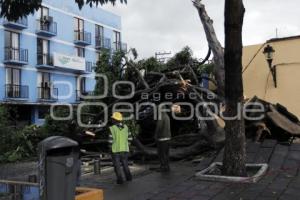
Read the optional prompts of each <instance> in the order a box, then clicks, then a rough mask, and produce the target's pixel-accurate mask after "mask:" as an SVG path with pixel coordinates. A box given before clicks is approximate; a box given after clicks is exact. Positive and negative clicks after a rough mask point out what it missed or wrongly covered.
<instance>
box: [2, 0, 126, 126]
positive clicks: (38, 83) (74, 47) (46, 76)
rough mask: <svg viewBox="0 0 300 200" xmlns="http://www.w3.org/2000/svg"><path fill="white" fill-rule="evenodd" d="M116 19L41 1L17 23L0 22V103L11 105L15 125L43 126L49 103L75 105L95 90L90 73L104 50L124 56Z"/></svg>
mask: <svg viewBox="0 0 300 200" xmlns="http://www.w3.org/2000/svg"><path fill="white" fill-rule="evenodd" d="M126 48H127V47H126V44H124V43H122V42H121V18H120V17H119V16H117V15H115V14H113V13H110V12H107V11H105V10H103V9H101V8H97V7H94V8H90V7H89V6H85V7H83V9H82V10H79V8H78V6H77V4H75V3H74V0H73V1H71V0H70V1H61V0H44V1H43V3H42V7H41V8H40V9H39V10H38V11H37V12H36V13H35V14H34V15H30V16H27V17H26V18H22V19H19V20H17V21H14V22H13V21H8V20H6V19H3V18H0V103H1V104H13V105H14V106H15V107H16V108H17V109H18V111H19V114H20V120H22V121H24V122H26V123H34V124H42V123H43V121H44V118H45V115H46V114H47V113H48V112H49V107H50V105H51V104H53V103H70V104H72V105H77V104H78V103H79V102H80V98H79V96H80V95H79V94H80V93H88V92H90V91H93V90H94V85H95V80H94V79H93V78H79V76H81V75H83V74H85V75H91V77H92V76H93V74H94V72H93V67H94V66H95V63H96V62H97V60H98V58H99V54H100V53H101V50H103V49H109V50H110V51H111V52H114V51H116V50H124V51H125V50H126Z"/></svg>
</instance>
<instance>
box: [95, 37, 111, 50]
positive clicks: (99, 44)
mask: <svg viewBox="0 0 300 200" xmlns="http://www.w3.org/2000/svg"><path fill="white" fill-rule="evenodd" d="M95 44H96V46H95V48H96V49H98V50H101V49H111V40H110V39H109V38H104V37H96V38H95Z"/></svg>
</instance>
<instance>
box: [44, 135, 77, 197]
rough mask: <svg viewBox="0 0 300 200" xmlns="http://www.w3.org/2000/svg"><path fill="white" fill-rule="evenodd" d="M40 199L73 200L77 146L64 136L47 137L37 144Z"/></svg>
mask: <svg viewBox="0 0 300 200" xmlns="http://www.w3.org/2000/svg"><path fill="white" fill-rule="evenodd" d="M38 152H39V185H40V197H41V200H74V199H75V189H76V181H77V176H78V170H79V167H80V166H79V165H80V164H79V163H80V162H79V147H78V143H77V142H76V141H73V140H71V139H69V138H66V137H61V136H53V137H49V138H47V139H45V140H43V141H42V142H40V143H39V145H38Z"/></svg>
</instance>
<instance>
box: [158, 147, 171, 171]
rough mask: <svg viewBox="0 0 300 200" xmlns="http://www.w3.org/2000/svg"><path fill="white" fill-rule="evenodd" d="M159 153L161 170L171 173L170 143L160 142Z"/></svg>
mask: <svg viewBox="0 0 300 200" xmlns="http://www.w3.org/2000/svg"><path fill="white" fill-rule="evenodd" d="M157 153H158V158H159V162H160V168H161V169H162V170H165V171H169V170H170V165H169V141H158V142H157Z"/></svg>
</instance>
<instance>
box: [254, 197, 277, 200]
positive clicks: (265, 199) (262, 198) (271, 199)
mask: <svg viewBox="0 0 300 200" xmlns="http://www.w3.org/2000/svg"><path fill="white" fill-rule="evenodd" d="M276 199H277V198H276V197H257V198H256V200H276Z"/></svg>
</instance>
